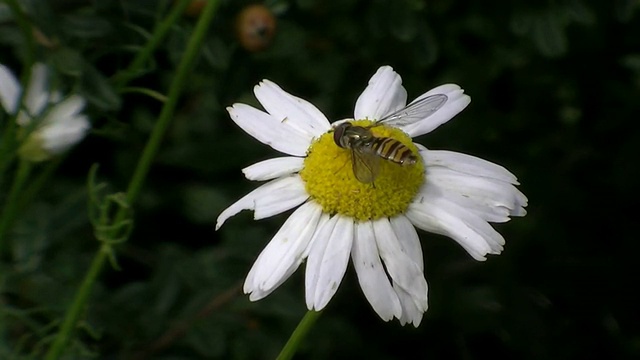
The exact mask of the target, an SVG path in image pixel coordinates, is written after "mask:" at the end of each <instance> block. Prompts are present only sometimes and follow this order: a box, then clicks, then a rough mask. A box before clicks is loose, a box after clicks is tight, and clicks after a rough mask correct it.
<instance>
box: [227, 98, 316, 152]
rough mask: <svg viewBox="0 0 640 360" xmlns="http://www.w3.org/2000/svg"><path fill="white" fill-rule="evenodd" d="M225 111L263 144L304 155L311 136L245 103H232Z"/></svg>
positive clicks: (281, 150)
mask: <svg viewBox="0 0 640 360" xmlns="http://www.w3.org/2000/svg"><path fill="white" fill-rule="evenodd" d="M227 111H228V112H229V115H230V116H231V120H233V121H234V122H235V123H236V124H238V126H240V128H241V129H242V130H244V131H246V132H247V134H249V135H251V136H253V137H254V138H256V139H257V140H258V141H260V142H261V143H263V144H266V145H269V146H271V147H272V148H274V149H275V150H277V151H280V152H283V153H285V154H289V155H295V156H304V155H306V153H307V149H308V148H309V145H311V140H312V139H313V137H312V136H311V135H309V134H306V133H303V132H301V131H299V130H297V129H294V128H293V127H291V126H289V125H287V124H285V123H283V122H281V121H279V120H276V118H274V117H273V116H271V115H269V114H267V113H265V112H263V111H260V110H258V109H256V108H253V107H251V106H249V105H245V104H233V106H230V107H227Z"/></svg>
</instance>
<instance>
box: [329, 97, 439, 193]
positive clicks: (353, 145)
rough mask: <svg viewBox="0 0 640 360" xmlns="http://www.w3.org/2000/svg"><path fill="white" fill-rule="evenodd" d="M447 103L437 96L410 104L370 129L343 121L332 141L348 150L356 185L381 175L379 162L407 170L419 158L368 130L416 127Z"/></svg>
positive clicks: (389, 139) (398, 142)
mask: <svg viewBox="0 0 640 360" xmlns="http://www.w3.org/2000/svg"><path fill="white" fill-rule="evenodd" d="M446 102H447V95H444V94H436V95H431V96H427V97H424V98H422V99H418V100H415V101H413V102H412V103H411V104H409V105H407V106H406V107H404V108H402V109H400V110H398V111H395V112H393V113H391V114H389V115H387V116H385V117H384V118H382V119H380V120H378V121H376V122H375V123H374V124H372V125H369V126H366V127H365V126H356V125H353V124H352V123H350V122H348V121H346V122H343V123H341V124H339V125H337V126H336V127H335V128H334V129H333V130H334V133H333V141H335V143H336V145H338V146H339V147H341V148H343V149H349V150H351V167H352V169H353V174H354V175H355V177H356V179H358V181H360V182H362V183H365V184H370V183H373V181H374V180H375V179H376V177H377V176H378V173H379V172H380V161H381V160H382V159H384V160H388V161H391V162H393V163H396V164H399V165H403V166H409V165H413V164H415V163H416V162H417V161H418V156H417V155H416V154H414V153H413V151H411V149H409V148H408V147H407V146H406V145H404V144H403V143H401V142H400V141H398V140H396V139H393V138H390V137H377V136H374V135H373V133H372V132H371V128H374V127H376V126H381V125H389V126H394V127H397V126H403V125H409V124H413V123H416V122H418V121H420V120H422V119H424V118H426V117H429V116H431V115H433V114H434V113H435V112H436V111H438V110H439V109H440V108H441V107H442V106H443V105H444V104H445V103H446Z"/></svg>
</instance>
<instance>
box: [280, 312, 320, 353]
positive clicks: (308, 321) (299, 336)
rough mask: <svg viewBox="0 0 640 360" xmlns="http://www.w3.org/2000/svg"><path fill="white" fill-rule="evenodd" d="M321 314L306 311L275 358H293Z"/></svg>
mask: <svg viewBox="0 0 640 360" xmlns="http://www.w3.org/2000/svg"><path fill="white" fill-rule="evenodd" d="M321 313H322V311H313V310H309V311H307V313H306V314H305V315H304V317H303V318H302V320H300V323H299V324H298V326H297V327H296V329H295V330H294V331H293V333H291V336H290V337H289V340H287V343H286V344H285V345H284V347H283V348H282V351H280V354H279V355H278V357H277V358H276V359H277V360H289V359H291V358H293V355H295V353H296V350H298V347H299V346H300V344H301V343H302V340H304V338H305V336H306V335H307V333H308V332H309V330H311V328H312V327H313V325H314V324H315V323H316V320H318V318H319V317H320V314H321Z"/></svg>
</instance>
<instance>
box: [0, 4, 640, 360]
mask: <svg viewBox="0 0 640 360" xmlns="http://www.w3.org/2000/svg"><path fill="white" fill-rule="evenodd" d="M194 3H197V1H194ZM0 4H1V3H0ZM23 4H24V9H25V12H26V13H27V14H28V16H29V20H30V21H31V22H32V23H33V25H34V26H35V27H36V28H37V29H38V30H39V33H40V34H39V35H37V36H36V35H34V36H36V37H35V39H36V42H37V43H38V46H37V50H38V51H37V53H36V54H34V55H35V56H36V58H37V59H38V60H40V61H43V62H45V63H47V64H49V65H51V66H52V67H54V68H55V69H56V74H57V75H56V81H57V84H59V85H60V86H61V87H63V88H66V89H68V90H70V91H71V90H73V91H78V92H80V93H81V94H83V95H84V96H86V97H87V99H88V100H89V105H88V108H87V109H88V110H87V112H88V114H89V115H90V116H91V119H92V122H93V127H94V128H93V130H92V132H91V133H90V135H89V136H88V137H87V138H86V139H85V140H84V141H83V142H82V143H81V144H80V145H78V146H77V147H76V148H74V149H73V150H72V151H71V152H70V154H69V155H68V156H67V157H66V159H64V161H63V163H62V165H61V166H60V168H59V169H58V171H57V173H56V175H55V176H54V177H53V178H52V179H51V180H50V183H49V184H48V185H47V186H46V187H45V188H44V189H43V191H42V192H41V193H40V194H39V196H38V197H37V198H36V199H35V200H34V201H33V202H32V203H31V204H30V206H29V207H28V208H27V209H26V210H25V211H24V213H23V214H22V215H21V217H20V219H19V221H18V222H17V224H16V226H15V227H14V231H13V233H12V237H11V239H12V240H11V241H12V250H11V251H12V255H11V256H10V259H8V260H6V261H5V262H4V263H3V264H2V272H3V273H4V274H2V281H3V282H4V284H3V295H2V298H0V301H1V302H2V304H1V305H2V306H3V307H4V308H5V310H3V318H0V322H4V324H3V325H2V326H1V327H2V335H3V338H2V345H1V346H2V351H3V354H13V353H12V351H21V352H23V353H29V351H30V350H31V349H32V348H33V347H34V346H36V345H37V344H40V342H39V341H40V340H42V339H46V337H47V336H48V335H49V334H51V333H52V332H53V329H52V328H51V327H48V326H51V325H52V324H56V323H55V322H56V321H57V320H59V319H60V318H61V317H62V315H63V312H64V310H65V309H66V307H67V306H68V305H69V302H70V300H71V298H72V296H73V294H74V291H75V289H76V287H77V286H78V284H79V283H80V281H81V279H82V277H83V276H84V273H85V271H86V269H87V267H88V264H89V262H90V260H91V259H92V257H93V254H94V253H95V251H96V250H97V248H98V242H97V241H96V240H95V238H94V237H93V230H92V227H91V225H90V223H89V221H88V218H87V210H86V202H87V199H86V198H87V195H86V186H85V183H86V178H87V173H88V171H89V168H90V166H91V165H92V164H94V163H98V164H100V168H99V172H98V178H99V179H100V181H103V182H106V183H108V184H109V187H110V189H111V190H112V191H122V190H124V189H125V188H126V186H127V183H128V181H129V179H130V177H131V174H132V171H133V169H134V168H135V166H136V162H137V160H138V157H139V154H140V153H141V151H142V148H143V146H144V144H145V142H146V139H147V138H148V135H149V132H150V131H151V129H152V128H153V124H154V122H155V121H156V119H157V116H158V113H159V110H160V108H161V105H162V104H161V103H160V102H159V101H158V100H156V99H153V98H150V97H149V96H147V95H144V94H141V93H137V92H129V93H124V94H123V93H118V92H116V91H115V90H114V88H113V87H112V86H111V85H110V82H109V77H111V76H112V75H113V74H114V73H116V72H117V71H118V70H119V69H122V68H124V67H126V66H127V65H128V64H129V62H130V61H131V59H132V56H133V54H134V53H135V51H137V50H138V49H139V48H140V47H141V46H142V45H143V44H144V43H145V39H147V38H148V36H149V33H151V32H152V31H153V29H154V26H155V24H157V23H158V22H159V21H160V20H161V19H162V18H163V17H164V16H165V15H166V13H167V8H168V7H170V6H173V5H172V3H171V2H167V1H151V0H146V1H143V0H138V1H88V0H67V1H63V0H58V1H37V0H29V1H24V2H23ZM250 4H251V3H250V2H247V1H229V0H226V1H222V2H221V5H220V7H219V10H218V12H217V14H216V17H215V19H214V22H213V24H212V27H211V29H210V31H209V34H208V37H207V39H206V40H205V45H204V47H203V49H202V53H201V56H200V58H199V60H198V62H197V66H195V67H194V69H193V75H192V76H191V78H190V80H189V83H188V86H187V88H186V89H185V92H184V95H183V97H182V99H181V101H180V104H179V108H178V112H177V115H176V117H175V119H174V121H173V123H172V125H171V128H170V130H169V132H168V134H167V136H166V138H165V141H164V144H163V147H162V149H161V151H160V153H159V155H158V157H157V160H156V162H155V163H154V165H153V168H152V170H151V172H150V174H149V177H148V178H147V181H146V183H145V187H144V189H143V193H142V194H141V197H140V198H139V201H138V202H137V203H136V204H135V206H134V207H135V229H134V231H133V233H132V235H131V238H130V240H129V241H128V242H127V243H125V244H123V245H122V246H121V247H119V248H118V249H119V251H118V253H117V261H118V264H119V268H120V269H119V270H116V269H113V268H112V267H108V268H107V269H106V271H104V273H103V275H102V277H101V279H100V282H99V283H98V284H97V286H96V287H95V288H94V291H93V294H92V297H91V301H90V303H89V306H88V308H87V309H86V312H85V313H84V314H83V322H82V326H81V327H80V328H79V329H78V331H77V333H76V337H75V338H74V339H73V346H72V347H71V348H70V349H69V354H70V355H69V358H70V359H71V358H85V357H87V358H89V357H91V356H95V357H96V358H105V359H197V358H219V359H272V358H274V357H275V356H276V355H277V354H278V352H279V350H280V349H281V348H282V346H283V344H284V343H285V341H286V340H287V339H288V336H289V335H290V334H291V332H292V331H293V329H294V328H295V326H296V325H297V323H298V321H299V320H300V319H301V318H302V316H303V315H304V313H305V311H306V307H305V302H304V276H303V271H302V270H303V269H302V268H301V269H299V270H298V272H297V273H296V274H294V275H293V276H292V277H291V279H289V280H288V281H287V282H286V283H285V284H284V285H283V286H282V287H281V288H280V289H278V290H276V291H275V292H274V293H273V294H272V295H270V296H269V297H268V298H266V299H264V300H261V301H259V302H257V303H251V302H249V301H248V298H247V297H246V296H245V295H242V294H241V292H240V291H239V290H238V287H239V285H240V284H241V283H242V281H243V280H244V276H245V275H246V273H247V272H248V270H249V268H250V267H251V265H252V262H253V261H254V260H255V258H256V257H257V256H258V254H259V253H260V251H261V249H262V248H263V247H264V246H265V244H266V243H267V242H268V241H269V240H270V238H271V237H272V236H273V235H274V234H275V232H276V231H277V229H278V228H279V227H280V226H281V224H282V223H283V222H284V220H285V219H286V217H287V216H288V215H289V213H285V214H282V215H280V216H275V217H273V218H270V219H265V220H260V221H254V220H253V218H252V214H251V213H250V212H243V213H241V214H239V215H238V216H236V217H234V218H231V219H230V220H228V221H227V223H226V224H225V226H224V227H223V228H222V229H221V230H220V231H218V232H215V231H214V224H215V219H216V217H217V216H218V214H219V213H220V212H221V211H222V210H223V209H224V208H225V207H227V206H228V205H230V204H231V203H232V202H233V201H235V200H237V199H238V198H239V197H241V196H243V195H244V194H245V193H247V192H248V191H250V190H251V189H253V188H255V187H256V186H257V185H258V184H256V183H253V182H250V181H248V180H246V179H244V177H243V176H242V173H241V171H240V170H241V169H242V168H243V167H246V166H248V165H250V164H253V163H255V162H258V161H260V160H264V159H267V158H270V157H273V156H276V155H278V154H277V153H276V152H275V151H274V150H272V149H271V148H269V147H267V146H266V145H263V144H260V143H259V142H258V141H256V140H254V139H253V138H251V137H250V136H248V135H247V134H245V133H244V132H243V131H242V130H240V129H239V128H238V127H237V126H235V124H233V122H232V121H231V120H230V119H229V117H228V115H227V114H226V111H225V110H224V108H225V107H226V106H228V105H231V104H232V103H234V102H243V103H248V104H252V105H254V106H259V105H258V103H257V101H256V100H255V98H254V96H253V94H252V89H253V86H254V85H255V84H256V83H257V82H258V81H260V80H261V79H264V78H266V79H270V80H272V81H274V82H276V83H277V84H279V85H280V86H281V87H282V88H284V89H285V90H286V91H288V92H290V93H292V94H294V95H297V96H300V97H302V98H305V99H307V100H309V101H311V102H312V103H314V104H315V105H316V106H318V108H320V109H321V110H322V111H323V112H324V113H325V114H326V115H327V117H328V118H329V119H333V120H335V119H342V118H345V117H350V116H352V114H353V106H354V104H355V101H356V99H357V97H358V95H359V94H360V92H361V91H362V90H363V89H364V88H365V86H366V84H367V81H368V79H369V78H370V76H371V75H372V74H373V73H374V72H375V71H376V70H377V68H378V67H379V66H381V65H391V66H393V67H394V69H395V70H396V71H397V72H398V73H399V74H400V75H401V76H402V77H403V80H404V86H405V87H406V89H407V91H408V93H409V98H410V99H412V98H414V97H417V96H418V95H420V94H422V93H423V92H425V91H427V90H429V89H430V88H432V87H435V86H437V85H440V84H443V83H447V82H453V83H457V84H459V85H461V86H462V87H463V88H464V89H465V91H466V93H467V94H469V95H470V96H471V98H472V102H471V105H470V106H469V107H468V108H467V109H466V110H465V111H463V112H462V113H461V114H460V115H459V116H457V117H456V118H455V119H454V120H452V121H451V122H450V123H447V124H445V125H443V126H441V127H440V128H439V129H437V130H436V131H435V132H433V133H431V134H428V135H426V136H423V137H421V138H419V139H418V140H417V141H418V142H420V143H422V144H424V145H425V146H427V147H429V148H431V149H447V150H454V151H459V152H463V153H467V154H472V155H475V156H478V157H482V158H484V159H487V160H490V161H493V162H496V163H498V164H501V165H503V166H505V167H506V168H508V169H509V170H510V171H512V172H513V173H514V174H516V176H517V177H518V179H519V181H520V183H521V186H520V189H521V190H522V191H523V192H524V193H525V194H526V195H527V197H528V198H529V207H528V209H527V210H528V212H529V213H528V215H527V216H526V217H525V218H516V219H513V220H512V221H511V222H508V223H506V224H500V225H498V226H496V227H497V228H498V230H499V231H500V232H501V233H502V234H503V235H504V237H505V239H506V240H507V244H506V247H505V251H504V252H503V254H501V255H500V256H491V257H489V259H488V260H487V261H486V262H476V261H474V260H473V259H472V258H471V257H470V256H468V254H467V253H466V252H465V251H464V250H462V249H461V248H460V247H459V246H458V245H457V244H455V242H453V241H452V240H449V239H447V238H445V237H441V236H437V235H432V234H428V233H423V232H421V233H420V236H421V239H422V246H423V250H424V254H425V262H426V265H425V271H426V276H427V281H428V283H429V285H430V301H429V302H430V308H429V310H428V312H427V313H426V314H425V317H424V319H423V321H422V324H421V325H420V327H419V328H417V329H415V328H413V327H412V326H405V327H401V326H400V325H399V323H398V322H397V321H392V322H389V323H385V322H383V321H382V320H380V318H379V317H378V316H377V315H376V314H375V313H374V312H373V311H372V309H371V308H370V306H369V304H368V302H367V301H366V299H365V298H364V296H363V294H362V292H361V291H360V288H359V286H358V283H357V279H356V277H355V273H354V271H353V268H351V267H350V268H349V269H348V271H347V274H346V276H345V279H344V281H343V283H342V285H341V287H340V289H339V291H338V293H337V294H336V296H335V297H334V298H333V300H332V301H331V303H330V304H329V306H328V307H327V308H326V310H325V311H324V313H323V314H322V316H321V317H320V319H319V321H318V323H317V324H316V326H315V327H314V328H313V329H312V331H311V333H310V334H309V336H308V338H307V340H306V341H305V343H304V345H303V346H302V348H301V349H300V351H299V353H298V355H297V358H299V359H325V358H332V359H335V358H354V357H358V358H369V359H404V358H416V357H418V358H425V359H481V358H485V357H489V356H492V357H494V358H500V359H502V358H505V359H602V358H607V359H614V358H616V359H627V358H628V359H630V358H638V357H640V329H639V326H638V321H639V320H640V317H639V316H638V313H640V312H639V311H638V299H639V297H638V296H637V294H636V287H637V285H638V280H637V279H638V276H637V275H638V265H637V254H638V251H640V246H639V244H638V240H640V239H639V236H638V225H637V224H638V223H637V221H638V220H637V212H638V211H637V209H636V208H637V206H638V195H637V194H638V185H639V184H640V182H639V181H638V177H639V176H640V167H639V166H638V164H639V163H640V161H639V160H638V158H639V155H640V154H639V151H638V145H639V144H640V131H639V130H638V126H637V122H638V121H639V120H640V3H639V2H638V1H632V0H618V1H597V2H596V1H580V0H567V1H533V0H531V1H519V2H508V3H507V2H503V3H498V2H488V1H453V0H434V1H419V0H402V1H383V0H375V1H357V0H347V1H320V0H299V1H278V0H273V1H268V2H267V3H266V4H265V5H266V7H267V8H269V9H270V10H271V11H273V13H274V21H275V23H276V28H275V30H274V31H273V33H272V30H271V29H267V31H266V33H265V35H264V36H265V39H268V38H269V37H270V36H271V35H273V36H274V37H273V42H272V43H270V44H267V43H266V42H265V44H266V45H264V48H263V49H256V48H252V49H249V50H247V49H246V48H244V47H243V46H242V45H241V44H240V43H239V41H238V40H237V37H236V35H235V31H236V30H235V29H234V23H235V21H236V19H237V16H238V14H239V13H240V12H241V11H242V10H243V9H244V8H245V7H246V6H248V5H250ZM194 6H197V4H194ZM197 13H198V9H197V7H194V8H192V9H191V10H190V13H189V14H186V15H185V16H184V17H183V18H182V19H180V20H179V21H178V23H177V25H176V26H174V28H173V29H172V30H171V32H170V35H169V36H168V39H167V40H166V41H164V42H163V44H162V45H161V47H160V48H159V49H158V51H156V53H155V55H154V57H153V58H152V61H150V62H149V63H148V64H146V65H145V71H146V73H145V74H144V75H143V76H140V77H139V78H137V79H136V80H134V81H133V82H132V83H131V84H130V85H131V86H136V87H144V88H149V89H152V90H155V91H158V92H160V93H163V94H166V93H167V91H168V86H169V83H170V81H171V79H172V76H173V75H174V74H175V70H176V65H177V63H178V61H179V60H180V58H181V55H182V52H183V50H184V48H185V44H186V42H187V40H188V38H189V36H190V34H191V32H192V30H193V27H194V26H195V22H196V20H197V19H196V17H197ZM38 36H43V37H44V39H45V40H49V42H47V41H45V40H43V39H42V38H39V37H38ZM25 51H26V46H25V42H24V37H23V36H22V34H21V33H20V31H19V28H18V27H17V26H16V24H15V23H14V21H13V20H12V15H11V12H10V11H9V10H8V9H7V8H6V7H3V5H0V63H2V64H5V65H7V66H9V67H10V68H12V69H13V70H14V71H15V72H19V71H20V70H21V69H22V67H21V64H22V63H23V60H24V58H25ZM3 185H5V186H6V184H3ZM5 190H6V189H2V191H3V193H5ZM7 314H9V315H7ZM15 349H21V350H15ZM416 354H418V355H417V356H416ZM7 356H8V355H7ZM36 358H37V356H36Z"/></svg>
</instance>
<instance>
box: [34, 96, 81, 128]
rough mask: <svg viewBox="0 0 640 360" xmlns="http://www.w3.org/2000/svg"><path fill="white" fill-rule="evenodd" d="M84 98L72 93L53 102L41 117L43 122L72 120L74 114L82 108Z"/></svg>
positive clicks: (51, 122) (52, 122)
mask: <svg viewBox="0 0 640 360" xmlns="http://www.w3.org/2000/svg"><path fill="white" fill-rule="evenodd" d="M84 105H85V100H84V98H83V97H82V96H79V95H72V96H69V97H68V98H66V99H64V100H63V101H61V102H59V103H57V104H55V105H54V106H52V107H51V109H50V110H49V111H48V112H47V114H46V115H45V117H44V118H43V119H42V122H43V123H44V124H54V123H65V122H73V121H74V117H75V115H77V114H79V113H80V112H81V111H82V109H83V108H84Z"/></svg>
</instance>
